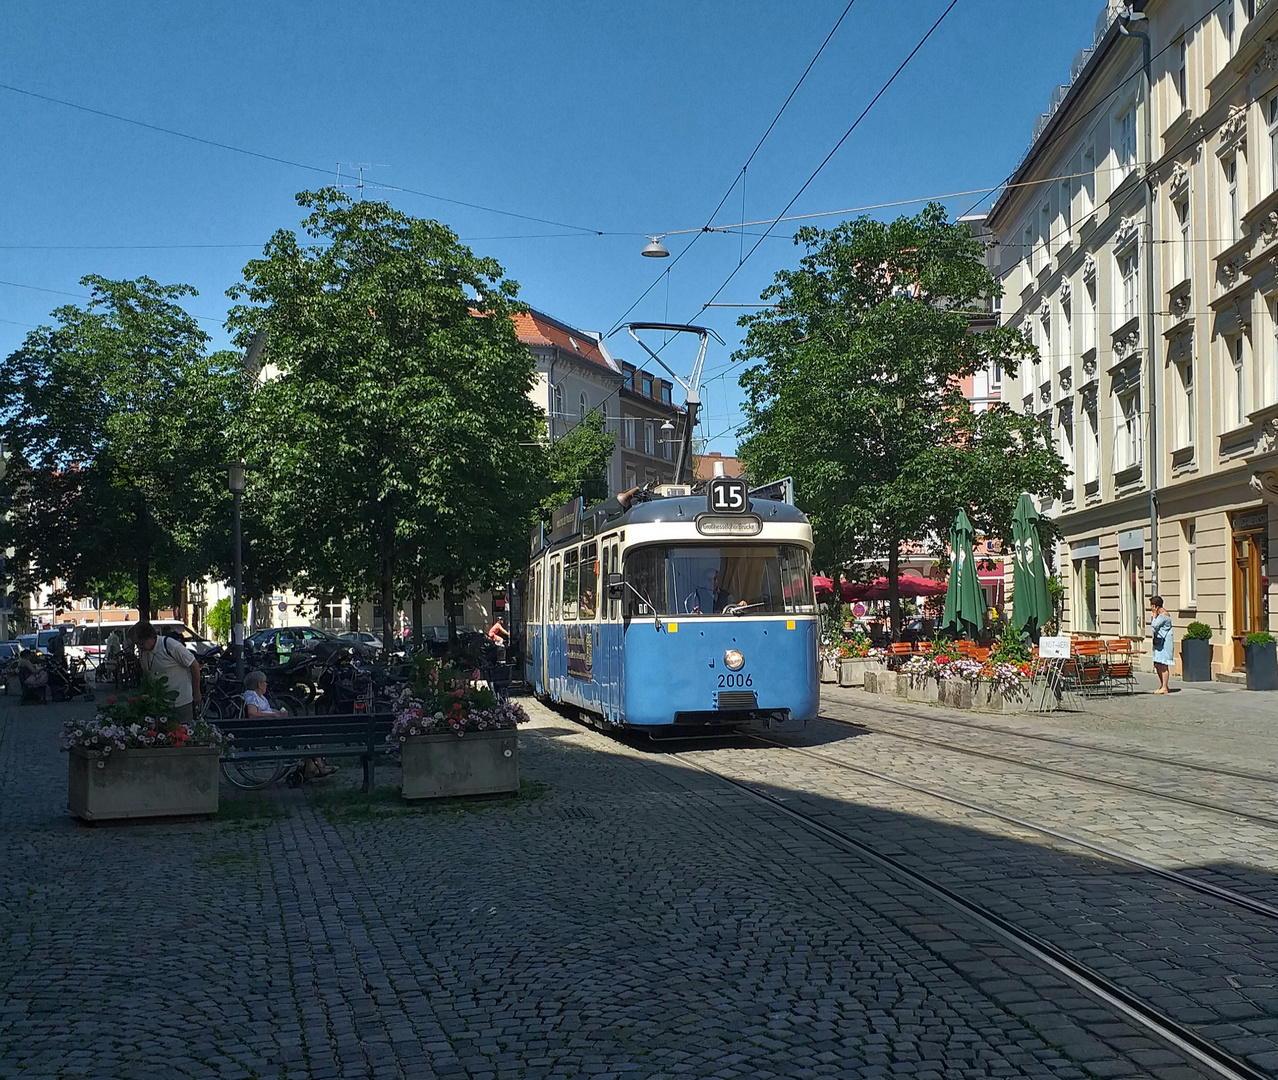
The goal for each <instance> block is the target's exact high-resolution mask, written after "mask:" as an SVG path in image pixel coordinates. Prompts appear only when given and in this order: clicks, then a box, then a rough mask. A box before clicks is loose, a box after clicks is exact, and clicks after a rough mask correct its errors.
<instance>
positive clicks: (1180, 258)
mask: <svg viewBox="0 0 1278 1080" xmlns="http://www.w3.org/2000/svg"><path fill="white" fill-rule="evenodd" d="M1172 213H1173V214H1175V215H1176V227H1177V228H1178V229H1179V230H1180V243H1178V244H1173V245H1172V281H1173V282H1178V281H1187V280H1189V270H1190V267H1192V266H1193V265H1194V262H1193V258H1192V257H1191V256H1190V254H1189V199H1187V198H1185V199H1181V200H1180V201H1179V202H1174V203H1172Z"/></svg>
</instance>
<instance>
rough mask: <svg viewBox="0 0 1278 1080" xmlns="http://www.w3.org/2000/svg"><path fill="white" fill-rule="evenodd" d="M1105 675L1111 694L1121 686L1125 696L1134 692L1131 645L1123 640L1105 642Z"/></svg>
mask: <svg viewBox="0 0 1278 1080" xmlns="http://www.w3.org/2000/svg"><path fill="white" fill-rule="evenodd" d="M1105 653H1106V656H1105V675H1106V677H1107V678H1108V679H1109V684H1110V689H1111V692H1112V691H1113V690H1114V689H1115V688H1116V687H1118V686H1120V685H1121V686H1122V688H1123V692H1124V693H1125V694H1131V693H1134V692H1135V690H1136V670H1135V668H1134V667H1133V665H1132V643H1131V642H1130V641H1127V640H1125V639H1123V638H1111V639H1110V640H1108V641H1106V642H1105Z"/></svg>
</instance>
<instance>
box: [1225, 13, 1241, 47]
mask: <svg viewBox="0 0 1278 1080" xmlns="http://www.w3.org/2000/svg"><path fill="white" fill-rule="evenodd" d="M1225 4H1226V7H1225V49H1226V52H1227V53H1228V55H1229V56H1231V57H1232V56H1233V55H1234V48H1235V46H1236V45H1237V42H1238V37H1237V33H1236V31H1237V28H1238V18H1237V15H1236V14H1235V12H1234V0H1225Z"/></svg>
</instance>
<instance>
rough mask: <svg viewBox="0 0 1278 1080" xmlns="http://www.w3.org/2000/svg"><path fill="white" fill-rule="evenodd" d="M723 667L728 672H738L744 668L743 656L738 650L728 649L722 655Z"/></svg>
mask: <svg viewBox="0 0 1278 1080" xmlns="http://www.w3.org/2000/svg"><path fill="white" fill-rule="evenodd" d="M723 666H724V667H726V668H727V669H728V670H729V671H740V670H741V669H742V668H743V667H745V655H744V654H743V653H742V652H741V650H740V649H729V650H728V651H727V652H725V653H724V654H723Z"/></svg>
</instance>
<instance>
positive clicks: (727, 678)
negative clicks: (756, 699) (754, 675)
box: [719, 671, 754, 687]
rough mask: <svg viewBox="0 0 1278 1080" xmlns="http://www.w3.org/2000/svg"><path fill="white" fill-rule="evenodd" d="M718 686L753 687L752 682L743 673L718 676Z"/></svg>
mask: <svg viewBox="0 0 1278 1080" xmlns="http://www.w3.org/2000/svg"><path fill="white" fill-rule="evenodd" d="M719 685H720V686H725V687H726V686H753V685H754V680H753V679H751V678H750V676H749V675H747V674H746V673H745V672H744V671H743V672H742V673H741V674H739V675H731V674H725V675H720V676H719Z"/></svg>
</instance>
